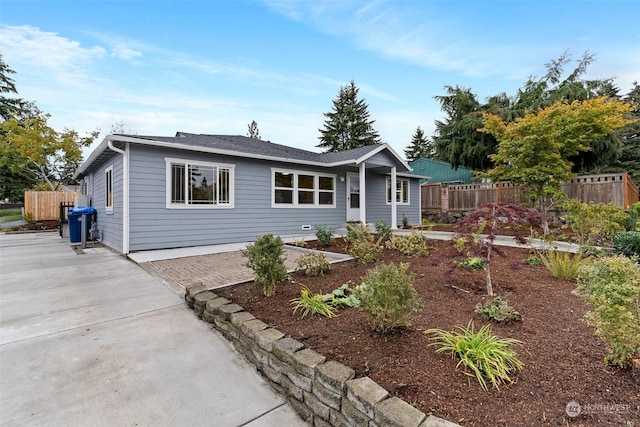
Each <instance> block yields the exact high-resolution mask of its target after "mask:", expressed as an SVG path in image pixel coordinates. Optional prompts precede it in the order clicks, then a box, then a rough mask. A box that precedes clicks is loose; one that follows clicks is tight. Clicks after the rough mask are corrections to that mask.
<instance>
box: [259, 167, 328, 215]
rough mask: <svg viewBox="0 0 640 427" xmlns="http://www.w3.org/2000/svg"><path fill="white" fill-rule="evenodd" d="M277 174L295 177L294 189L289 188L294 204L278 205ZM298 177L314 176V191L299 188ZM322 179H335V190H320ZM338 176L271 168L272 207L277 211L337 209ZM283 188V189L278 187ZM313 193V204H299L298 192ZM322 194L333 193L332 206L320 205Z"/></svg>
mask: <svg viewBox="0 0 640 427" xmlns="http://www.w3.org/2000/svg"><path fill="white" fill-rule="evenodd" d="M276 172H281V173H290V174H292V175H293V187H291V188H287V190H291V191H293V203H276ZM298 175H309V176H313V190H311V189H309V188H298ZM320 177H323V178H331V179H333V190H331V191H328V190H320ZM337 178H338V176H337V175H336V174H332V173H321V172H309V171H304V170H296V169H282V168H271V207H272V208H276V209H292V208H295V209H333V208H335V207H336V186H337ZM278 188H281V187H278ZM299 190H300V191H313V192H314V195H313V204H311V203H298V191H299ZM320 193H332V194H333V197H332V198H331V199H332V202H333V203H331V204H330V205H321V204H319V200H320V198H319V194H320Z"/></svg>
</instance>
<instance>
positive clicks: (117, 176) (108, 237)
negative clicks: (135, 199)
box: [89, 153, 124, 252]
mask: <svg viewBox="0 0 640 427" xmlns="http://www.w3.org/2000/svg"><path fill="white" fill-rule="evenodd" d="M110 166H113V213H109V214H108V213H107V212H106V206H107V202H106V187H105V185H106V179H105V171H106V170H107V168H109V167H110ZM90 184H91V187H90V188H91V192H92V194H90V195H89V196H90V197H91V204H92V206H93V207H94V208H95V209H96V211H97V222H98V229H99V230H100V233H101V241H102V243H104V244H105V245H107V246H109V247H111V248H113V249H115V250H117V251H120V252H122V250H123V244H122V217H123V216H122V214H123V211H122V203H123V200H124V199H123V193H122V189H123V186H122V155H120V154H115V153H114V155H113V156H111V157H110V158H109V159H107V161H105V162H104V163H103V164H101V165H100V166H99V167H98V168H97V169H96V170H95V171H94V172H93V173H92V174H91V177H90Z"/></svg>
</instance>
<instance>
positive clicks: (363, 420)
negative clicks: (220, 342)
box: [185, 285, 457, 427]
mask: <svg viewBox="0 0 640 427" xmlns="http://www.w3.org/2000/svg"><path fill="white" fill-rule="evenodd" d="M185 300H186V303H187V305H188V306H189V307H190V308H192V309H193V310H194V312H195V313H196V314H197V315H198V317H200V318H201V319H202V320H204V321H205V322H208V323H210V324H212V325H213V326H214V327H215V328H216V329H217V330H219V331H220V332H221V333H222V334H223V335H224V336H225V337H226V338H227V339H228V340H229V341H231V342H232V343H233V345H234V346H235V348H236V349H237V350H238V351H239V352H240V353H241V354H243V355H244V356H245V357H246V358H247V359H248V360H249V361H250V362H251V363H253V364H254V365H255V366H256V369H257V370H258V371H259V372H260V373H261V374H262V375H263V377H265V379H266V380H267V382H268V383H269V384H270V385H271V387H272V388H273V389H275V390H276V392H278V393H279V394H281V395H282V396H285V397H286V398H287V400H288V401H289V403H290V404H291V406H292V407H293V408H294V409H295V411H296V412H297V413H298V415H300V417H301V418H302V419H303V420H305V421H307V422H308V423H309V424H311V425H313V426H321V427H325V426H334V427H343V426H369V427H378V426H380V427H381V426H392V427H396V426H397V427H418V426H419V427H453V426H457V424H453V423H451V422H448V421H446V420H443V419H441V418H438V417H435V416H433V415H430V416H427V415H425V414H424V413H423V412H421V411H419V410H418V409H416V408H414V407H413V406H411V405H409V404H408V403H406V402H405V401H403V400H401V399H399V398H397V397H391V396H390V395H389V393H388V392H387V390H385V389H384V388H382V387H380V386H379V385H378V384H376V383H375V382H374V381H373V380H371V379H370V378H369V377H361V378H354V377H355V371H354V370H353V369H351V368H349V367H347V366H345V365H343V364H341V363H338V362H335V361H331V360H326V358H325V357H324V356H323V355H321V354H319V353H317V352H315V351H313V350H312V349H310V348H306V347H305V346H304V344H302V343H301V342H300V341H297V340H295V339H293V338H289V337H285V335H284V334H283V333H282V332H280V331H278V330H277V329H274V328H271V327H269V325H267V324H266V323H264V322H262V321H261V320H259V319H256V318H255V317H254V316H253V315H252V314H251V313H249V312H247V311H244V309H243V308H242V307H240V306H239V305H237V304H234V303H232V302H231V301H229V300H227V299H225V298H222V297H219V296H217V295H216V294H215V293H213V292H212V291H210V290H208V289H207V288H206V287H205V286H204V285H195V286H191V287H189V288H187V291H186V295H185Z"/></svg>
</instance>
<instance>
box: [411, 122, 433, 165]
mask: <svg viewBox="0 0 640 427" xmlns="http://www.w3.org/2000/svg"><path fill="white" fill-rule="evenodd" d="M404 155H405V156H406V158H407V161H408V162H412V161H414V160H417V159H419V158H422V157H424V158H427V159H433V157H434V156H435V147H434V146H433V142H431V141H430V140H429V138H427V137H426V136H425V134H424V131H423V130H422V128H421V127H420V126H418V128H417V129H416V133H414V134H413V137H412V138H411V144H410V145H409V146H408V147H407V148H406V149H405V150H404Z"/></svg>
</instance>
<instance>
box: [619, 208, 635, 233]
mask: <svg viewBox="0 0 640 427" xmlns="http://www.w3.org/2000/svg"><path fill="white" fill-rule="evenodd" d="M625 213H626V214H627V215H629V218H628V219H626V220H625V221H623V222H622V226H623V227H624V229H625V230H626V231H636V224H637V222H638V211H636V210H635V209H627V210H626V211H625Z"/></svg>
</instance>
